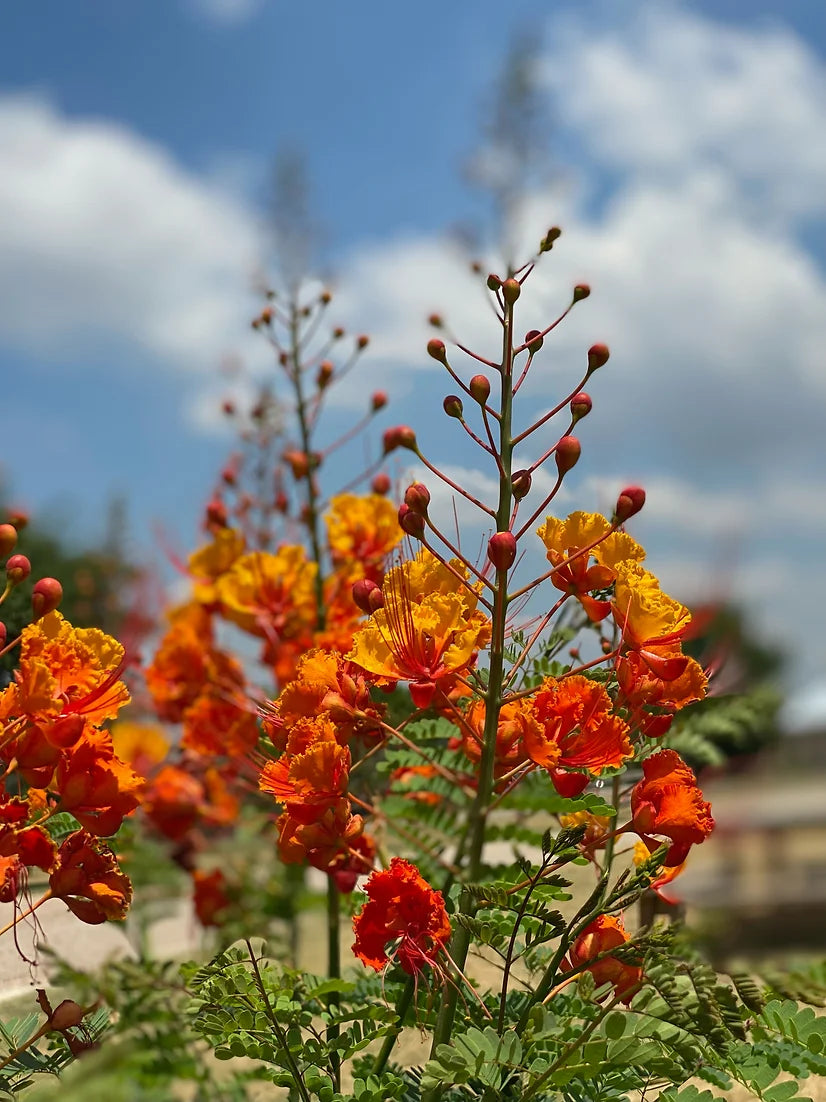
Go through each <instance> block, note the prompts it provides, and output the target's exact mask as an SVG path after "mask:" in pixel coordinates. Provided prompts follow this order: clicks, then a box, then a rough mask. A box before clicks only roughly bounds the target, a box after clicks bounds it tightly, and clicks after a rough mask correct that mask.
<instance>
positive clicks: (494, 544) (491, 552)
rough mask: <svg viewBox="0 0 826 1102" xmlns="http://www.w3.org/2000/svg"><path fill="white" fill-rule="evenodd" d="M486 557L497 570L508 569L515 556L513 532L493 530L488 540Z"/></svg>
mask: <svg viewBox="0 0 826 1102" xmlns="http://www.w3.org/2000/svg"><path fill="white" fill-rule="evenodd" d="M488 558H489V559H490V561H491V562H492V563H493V565H494V566H495V567H496V569H497V570H509V569H510V568H511V567H512V566H513V561H514V559H515V558H516V539H515V538H514V535H513V532H495V533H494V534H493V535H492V536H491V537H490V539H489V540H488Z"/></svg>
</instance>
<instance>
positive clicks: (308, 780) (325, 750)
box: [258, 716, 350, 824]
mask: <svg viewBox="0 0 826 1102" xmlns="http://www.w3.org/2000/svg"><path fill="white" fill-rule="evenodd" d="M349 778H350V751H349V750H348V749H347V747H346V746H340V745H339V743H338V742H337V741H336V732H335V728H334V727H333V725H332V723H331V722H330V720H329V719H327V718H326V717H325V716H319V717H318V718H317V719H305V720H302V721H301V722H300V723H299V724H296V726H295V728H294V729H293V732H292V734H291V736H290V740H289V742H288V743H287V751H286V753H285V754H283V755H282V757H280V758H279V759H278V761H268V762H267V763H266V764H265V766H264V768H263V769H262V771H261V776H260V777H259V779H258V787H259V788H260V789H261V791H262V792H269V793H270V795H272V796H273V797H274V798H275V801H276V803H279V804H283V805H285V807H286V809H287V812H288V814H289V815H290V816H291V817H292V818H293V819H295V820H296V822H299V823H303V824H309V823H312V822H314V821H315V820H316V819H317V818H318V817H319V816H320V815H322V814H323V813H324V812H325V811H326V810H327V809H328V808H329V807H332V806H333V805H334V804H335V803H337V802H338V801H339V799H341V797H343V796H344V795H345V793H346V792H347V784H348V781H349Z"/></svg>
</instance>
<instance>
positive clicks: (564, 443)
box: [555, 436, 582, 474]
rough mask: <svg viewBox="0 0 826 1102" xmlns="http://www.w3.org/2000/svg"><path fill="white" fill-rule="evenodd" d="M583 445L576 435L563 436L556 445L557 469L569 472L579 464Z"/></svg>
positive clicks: (561, 471) (565, 472)
mask: <svg viewBox="0 0 826 1102" xmlns="http://www.w3.org/2000/svg"><path fill="white" fill-rule="evenodd" d="M581 453H582V445H581V444H580V442H579V441H578V440H577V438H576V437H575V436H562V437H560V440H559V443H558V444H557V446H556V450H555V454H556V469H557V470H558V471H559V473H560V474H567V472H568V471H570V470H571V468H572V467H575V466H576V465H577V461H578V460H579V457H580V454H581Z"/></svg>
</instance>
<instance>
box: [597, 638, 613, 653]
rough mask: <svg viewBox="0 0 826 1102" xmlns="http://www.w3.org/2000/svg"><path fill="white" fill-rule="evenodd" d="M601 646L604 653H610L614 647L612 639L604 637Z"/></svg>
mask: <svg viewBox="0 0 826 1102" xmlns="http://www.w3.org/2000/svg"><path fill="white" fill-rule="evenodd" d="M600 648H601V650H602V653H603V654H610V653H611V651H612V650H613V649H614V647H613V644H612V643H611V640H610V639H603V640H602V642H601V643H600Z"/></svg>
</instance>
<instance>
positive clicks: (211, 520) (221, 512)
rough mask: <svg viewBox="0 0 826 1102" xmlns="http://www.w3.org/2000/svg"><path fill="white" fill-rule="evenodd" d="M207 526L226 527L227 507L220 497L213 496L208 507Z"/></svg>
mask: <svg viewBox="0 0 826 1102" xmlns="http://www.w3.org/2000/svg"><path fill="white" fill-rule="evenodd" d="M206 526H207V528H226V526H227V507H226V505H224V503H223V501H221V499H220V498H217V497H216V498H213V499H212V501H210V502H208V504H207V507H206Z"/></svg>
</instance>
